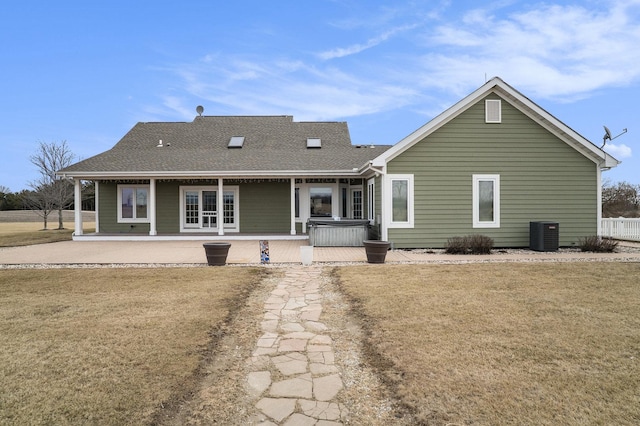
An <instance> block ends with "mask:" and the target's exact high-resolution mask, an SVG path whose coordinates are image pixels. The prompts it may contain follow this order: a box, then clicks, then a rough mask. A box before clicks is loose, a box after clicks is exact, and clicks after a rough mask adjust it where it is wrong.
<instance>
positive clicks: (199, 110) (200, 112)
mask: <svg viewBox="0 0 640 426" xmlns="http://www.w3.org/2000/svg"><path fill="white" fill-rule="evenodd" d="M196 112H197V113H198V115H199V116H200V117H202V113H203V112H204V108H203V107H202V105H198V106H197V107H196Z"/></svg>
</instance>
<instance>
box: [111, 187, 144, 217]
mask: <svg viewBox="0 0 640 426" xmlns="http://www.w3.org/2000/svg"><path fill="white" fill-rule="evenodd" d="M148 202H149V185H118V222H149V204H148Z"/></svg>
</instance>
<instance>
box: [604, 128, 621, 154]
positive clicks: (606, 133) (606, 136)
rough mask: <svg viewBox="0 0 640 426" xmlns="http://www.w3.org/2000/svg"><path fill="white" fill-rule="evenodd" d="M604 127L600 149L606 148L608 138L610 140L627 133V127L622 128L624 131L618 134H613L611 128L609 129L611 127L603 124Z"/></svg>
mask: <svg viewBox="0 0 640 426" xmlns="http://www.w3.org/2000/svg"><path fill="white" fill-rule="evenodd" d="M603 127H604V136H603V137H602V146H601V147H600V149H602V148H604V146H605V144H606V143H607V139H609V141H612V140H614V139H615V138H617V137H619V136H622V135H624V134H625V133H627V129H626V128H624V129H622V133H620V134H619V135H618V136H613V137H612V136H611V130H609V128H608V127H607V126H603Z"/></svg>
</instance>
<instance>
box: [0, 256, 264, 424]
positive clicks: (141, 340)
mask: <svg viewBox="0 0 640 426" xmlns="http://www.w3.org/2000/svg"><path fill="white" fill-rule="evenodd" d="M263 271H264V270H260V269H257V268H243V269H239V268H175V269H165V268H160V269H57V270H0V341H1V342H2V343H1V345H0V347H1V350H0V424H145V423H147V424H148V423H149V422H150V421H151V420H152V419H153V415H154V412H156V411H157V410H158V409H159V408H160V407H161V405H162V404H166V403H167V402H169V403H171V401H172V400H176V399H178V400H179V399H181V398H182V397H185V396H186V395H185V393H188V392H189V391H191V390H193V387H194V386H195V385H196V383H197V381H198V377H197V376H198V374H200V372H199V368H200V366H201V365H202V364H201V363H202V362H203V359H204V358H205V357H206V356H207V354H208V353H210V352H211V351H213V350H214V349H215V348H214V346H215V342H216V341H217V337H216V334H217V333H220V327H221V325H222V324H223V323H224V322H225V320H226V319H228V317H229V316H230V312H233V311H235V310H236V309H237V307H238V305H239V304H241V303H243V301H244V299H245V297H246V295H247V294H248V292H249V290H250V289H251V288H252V287H253V285H254V284H255V283H256V282H258V281H259V279H260V278H261V275H262V274H263V273H264V272H263Z"/></svg>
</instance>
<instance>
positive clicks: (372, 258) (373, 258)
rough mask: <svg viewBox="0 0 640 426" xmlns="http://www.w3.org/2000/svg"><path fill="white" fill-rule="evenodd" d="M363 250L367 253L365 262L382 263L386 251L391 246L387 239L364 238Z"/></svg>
mask: <svg viewBox="0 0 640 426" xmlns="http://www.w3.org/2000/svg"><path fill="white" fill-rule="evenodd" d="M362 244H364V250H365V253H366V254H367V262H369V263H384V260H385V258H386V257H387V252H388V251H389V248H390V247H391V243H390V242H389V241H380V240H364V241H363V242H362Z"/></svg>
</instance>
